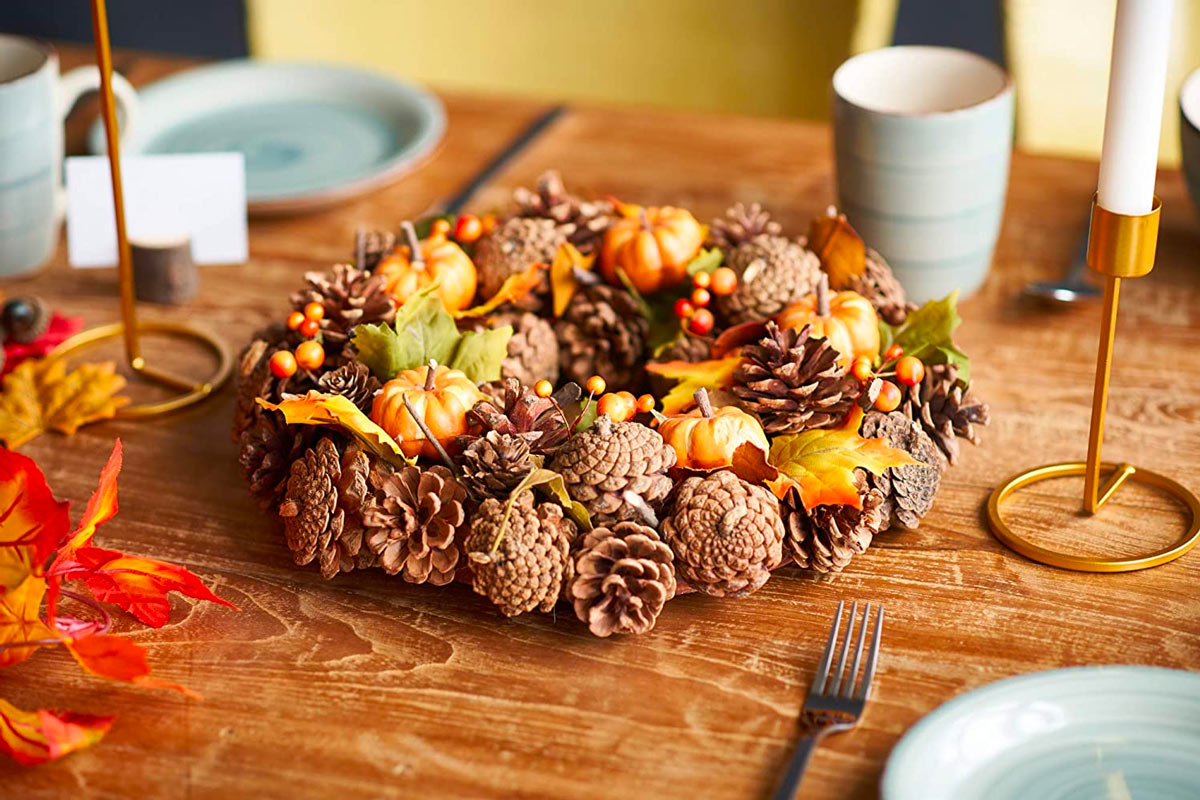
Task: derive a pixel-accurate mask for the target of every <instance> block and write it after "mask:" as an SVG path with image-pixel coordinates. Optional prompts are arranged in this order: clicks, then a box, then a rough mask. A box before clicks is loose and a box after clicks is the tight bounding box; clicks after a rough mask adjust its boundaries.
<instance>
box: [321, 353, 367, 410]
mask: <svg viewBox="0 0 1200 800" xmlns="http://www.w3.org/2000/svg"><path fill="white" fill-rule="evenodd" d="M317 388H319V389H320V390H321V391H322V392H325V393H327V394H340V395H341V396H342V397H345V398H346V399H347V400H349V401H350V402H351V403H354V405H356V406H358V407H359V409H360V410H361V411H363V412H365V413H368V414H369V413H370V411H371V402H372V401H373V399H374V397H375V393H376V392H378V391H379V390H380V389H381V388H383V384H381V383H380V382H379V381H378V380H377V379H376V378H375V376H373V375H372V374H371V370H370V369H368V367H367V365H366V364H364V363H362V362H361V361H357V360H355V361H350V362H347V363H346V364H343V365H342V366H340V367H338V368H337V369H335V370H333V371H332V372H326V373H325V374H324V375H322V376H321V377H320V378H318V379H317Z"/></svg>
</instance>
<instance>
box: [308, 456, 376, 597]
mask: <svg viewBox="0 0 1200 800" xmlns="http://www.w3.org/2000/svg"><path fill="white" fill-rule="evenodd" d="M340 469H341V475H340V476H339V477H338V479H337V481H336V484H337V492H338V508H339V509H340V510H341V512H342V528H341V532H340V534H339V535H338V536H335V537H331V538H330V542H329V544H328V545H327V546H326V547H325V549H323V550H321V551H320V552H319V553H318V554H317V563H318V564H319V565H320V567H321V575H322V576H323V577H324V578H325V579H326V580H328V579H329V578H332V577H333V576H334V575H337V574H338V573H339V572H353V571H354V570H355V569H367V568H368V567H373V566H375V563H376V558H375V554H374V553H372V552H371V551H370V550H368V549H367V548H366V547H364V546H363V537H364V530H363V525H362V512H363V510H364V508H365V504H366V498H367V494H368V492H369V490H368V488H367V473H368V472H369V471H370V458H369V457H368V456H367V453H366V451H365V450H363V446H362V445H361V444H359V443H358V442H357V441H355V440H351V441H350V443H349V444H347V445H346V449H345V450H344V451H343V452H342V460H341V464H340Z"/></svg>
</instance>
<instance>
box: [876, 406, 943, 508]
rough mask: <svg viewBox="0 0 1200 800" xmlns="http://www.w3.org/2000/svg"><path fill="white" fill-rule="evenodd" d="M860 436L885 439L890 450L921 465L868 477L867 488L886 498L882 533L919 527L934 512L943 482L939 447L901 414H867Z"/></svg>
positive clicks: (894, 412)
mask: <svg viewBox="0 0 1200 800" xmlns="http://www.w3.org/2000/svg"><path fill="white" fill-rule="evenodd" d="M860 433H861V434H862V436H863V437H864V438H866V439H880V438H882V439H884V440H886V441H887V443H888V445H889V446H891V447H894V448H896V449H897V450H903V451H904V452H906V453H908V454H909V455H910V456H912V457H913V458H915V459H916V460H917V461H920V462H922V463H920V464H909V465H908V466H905V467H889V468H888V469H886V470H884V472H883V474H882V475H872V474H868V475H867V485H868V486H870V487H871V488H872V489H877V490H878V491H879V493H880V494H881V495H882V496H883V498H884V500H883V505H882V506H881V509H880V510H881V511H882V513H883V525H882V527H881V528H880V530H887V529H888V528H891V527H892V526H893V525H902V526H904V527H906V528H915V527H917V526H918V525H920V524H921V518H922V517H924V516H925V515H926V514H928V513H929V509H931V508H933V498H934V495H936V494H937V490H938V484H939V483H940V482H941V478H942V469H943V464H942V459H941V456H940V454H939V453H938V450H937V446H936V445H934V443H933V440H932V439H930V438H929V437H928V436H927V435H926V434H925V431H923V430H922V429H921V426H920V425H918V424H917V423H916V422H913V421H912V420H911V419H909V418H908V417H906V416H904V414H902V413H900V412H899V411H893V412H891V413H890V414H883V413H881V412H879V411H871V412H868V413H867V415H866V416H865V417H863V421H862V427H861V429H860Z"/></svg>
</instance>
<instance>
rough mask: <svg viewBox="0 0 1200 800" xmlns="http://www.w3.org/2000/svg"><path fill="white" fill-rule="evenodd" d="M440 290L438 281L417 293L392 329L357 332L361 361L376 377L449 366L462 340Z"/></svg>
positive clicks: (365, 328)
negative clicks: (434, 365) (431, 364)
mask: <svg viewBox="0 0 1200 800" xmlns="http://www.w3.org/2000/svg"><path fill="white" fill-rule="evenodd" d="M437 290H438V284H437V282H436V281H435V282H434V283H431V284H430V285H429V286H426V287H425V288H423V289H421V290H420V291H418V292H414V293H413V295H412V296H411V297H409V298H408V300H407V301H405V303H404V305H402V306H400V309H399V310H398V311H397V312H396V320H395V322H394V323H393V324H392V325H390V326H389V325H382V324H380V325H359V326H358V327H357V328H355V329H354V337H353V340H352V341H353V342H354V348H355V350H357V351H358V359H359V361H362V362H363V363H364V364H366V365H367V367H369V368H370V370H371V373H372V374H373V375H374V376H375V377H376V378H378V379H379V380H381V381H385V382H386V381H390V380H391V379H392V378H394V377H395V376H396V373H397V372H400V371H401V370H406V369H415V368H417V367H420V366H423V365H425V364H428V363H429V362H430V361H431V360H433V361H437V362H438V363H439V364H446V363H448V362H449V361H450V360H451V359H452V358H453V357H454V354H455V350H456V349H457V348H458V345H459V339H460V338H461V337H460V334H459V332H458V326H457V325H456V324H455V323H454V318H453V317H451V316H450V314H449V313H448V312H447V311H446V308H445V306H443V305H442V301H441V298H440V297H439V296H438V295H437V294H436V293H437ZM501 357H503V356H501Z"/></svg>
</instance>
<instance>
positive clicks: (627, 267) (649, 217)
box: [600, 205, 708, 294]
mask: <svg viewBox="0 0 1200 800" xmlns="http://www.w3.org/2000/svg"><path fill="white" fill-rule="evenodd" d="M620 208H621V214H622V218H621V219H619V220H617V221H616V222H614V223H613V224H612V225H611V226H609V228H608V230H607V231H605V233H604V244H603V246H602V247H601V248H600V272H601V273H602V274H603V275H604V279H605V280H607V281H608V282H609V283H611V284H613V285H615V286H621V285H622V283H621V279H620V277H619V276H618V275H617V269H618V268H619V269H621V270H623V271H624V272H625V275H626V276H627V277H628V278H629V280H630V282H631V283H633V285H634V286H635V287H637V290H638V291H639V292H641V293H642V294H653V293H654V292H657V291H658V290H659V289H668V288H670V287H672V286H675V285H676V284H679V283H681V282H682V281H683V280H684V278H686V277H687V265H688V262H689V261H691V260H692V259H693V258H695V256H696V253H698V252H700V246H701V245H702V244H704V238H705V237H706V236H707V235H708V230H707V228H706V227H705V226H704V225H701V224H700V223H699V222H698V221H697V220H696V218H695V217H693V216H692V213H691V212H690V211H688V210H686V209H683V208H675V207H674V206H662V207H660V208H642V207H640V206H627V205H622V206H621V207H620Z"/></svg>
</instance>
